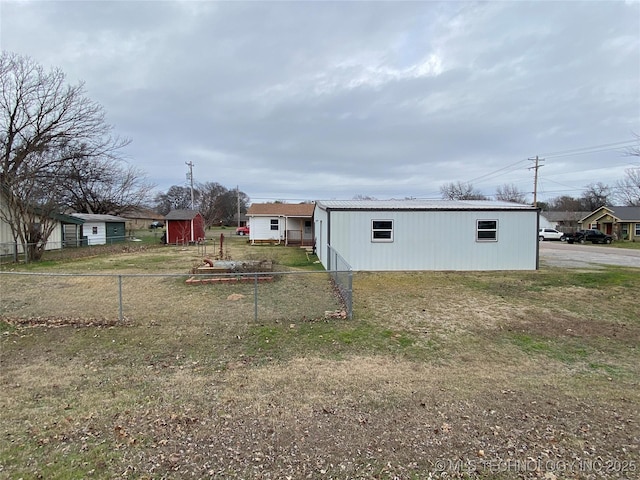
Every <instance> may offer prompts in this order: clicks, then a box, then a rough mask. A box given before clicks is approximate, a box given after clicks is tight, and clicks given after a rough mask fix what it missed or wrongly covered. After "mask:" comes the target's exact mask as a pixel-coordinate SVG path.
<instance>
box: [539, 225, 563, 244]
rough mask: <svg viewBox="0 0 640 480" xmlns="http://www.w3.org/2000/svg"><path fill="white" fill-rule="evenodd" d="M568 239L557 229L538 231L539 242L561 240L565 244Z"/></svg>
mask: <svg viewBox="0 0 640 480" xmlns="http://www.w3.org/2000/svg"><path fill="white" fill-rule="evenodd" d="M566 239H567V237H565V235H564V233H562V232H559V231H558V230H556V229H555V228H541V229H539V230H538V240H540V241H541V242H542V241H543V240H560V241H562V242H564V241H565V240H566Z"/></svg>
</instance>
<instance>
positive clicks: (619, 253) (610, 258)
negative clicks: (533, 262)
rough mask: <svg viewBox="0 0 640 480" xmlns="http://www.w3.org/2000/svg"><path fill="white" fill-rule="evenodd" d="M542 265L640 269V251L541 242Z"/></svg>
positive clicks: (604, 246)
mask: <svg viewBox="0 0 640 480" xmlns="http://www.w3.org/2000/svg"><path fill="white" fill-rule="evenodd" d="M540 265H551V266H555V267H569V268H583V267H589V268H594V267H596V268H597V267H598V266H599V265H621V266H624V267H638V268H640V250H631V249H624V248H614V247H611V246H609V245H592V244H590V245H580V244H575V243H574V244H569V243H565V242H540Z"/></svg>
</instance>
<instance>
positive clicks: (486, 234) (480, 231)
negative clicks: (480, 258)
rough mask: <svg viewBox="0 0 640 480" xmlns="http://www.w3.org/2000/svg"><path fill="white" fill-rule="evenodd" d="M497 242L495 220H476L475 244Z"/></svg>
mask: <svg viewBox="0 0 640 480" xmlns="http://www.w3.org/2000/svg"><path fill="white" fill-rule="evenodd" d="M497 241H498V221H497V220H477V222H476V242H497Z"/></svg>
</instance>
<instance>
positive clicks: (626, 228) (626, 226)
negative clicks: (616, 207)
mask: <svg viewBox="0 0 640 480" xmlns="http://www.w3.org/2000/svg"><path fill="white" fill-rule="evenodd" d="M620 233H622V239H623V240H628V239H629V224H627V223H623V224H622V227H621V232H620Z"/></svg>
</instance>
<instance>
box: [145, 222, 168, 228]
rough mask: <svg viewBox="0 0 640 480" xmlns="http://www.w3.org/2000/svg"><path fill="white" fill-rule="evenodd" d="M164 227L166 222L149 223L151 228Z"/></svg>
mask: <svg viewBox="0 0 640 480" xmlns="http://www.w3.org/2000/svg"><path fill="white" fill-rule="evenodd" d="M162 227H164V223H162V222H151V225H149V228H150V229H154V228H162Z"/></svg>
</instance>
